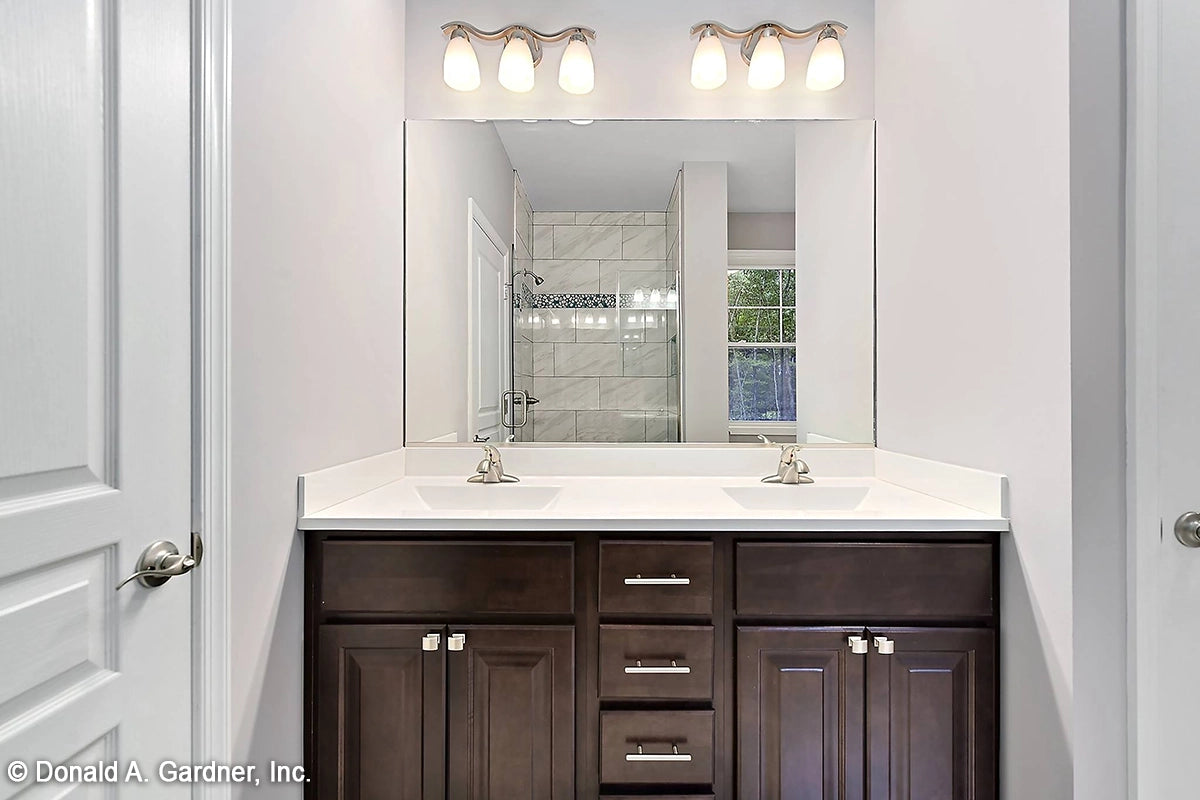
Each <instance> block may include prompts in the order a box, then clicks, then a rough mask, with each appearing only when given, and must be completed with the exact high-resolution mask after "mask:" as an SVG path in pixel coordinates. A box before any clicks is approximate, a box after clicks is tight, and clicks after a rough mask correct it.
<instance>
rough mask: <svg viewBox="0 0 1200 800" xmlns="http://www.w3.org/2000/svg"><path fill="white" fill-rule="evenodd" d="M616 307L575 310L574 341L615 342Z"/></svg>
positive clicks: (616, 339)
mask: <svg viewBox="0 0 1200 800" xmlns="http://www.w3.org/2000/svg"><path fill="white" fill-rule="evenodd" d="M617 329H618V325H617V309H615V308H595V309H593V308H579V309H576V310H575V341H577V342H614V343H615V342H617V341H618V338H617Z"/></svg>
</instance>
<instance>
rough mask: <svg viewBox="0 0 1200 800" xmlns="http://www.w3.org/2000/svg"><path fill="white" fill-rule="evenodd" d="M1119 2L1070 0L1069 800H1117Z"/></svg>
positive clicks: (1122, 671) (1121, 613)
mask: <svg viewBox="0 0 1200 800" xmlns="http://www.w3.org/2000/svg"><path fill="white" fill-rule="evenodd" d="M1124 13H1125V3H1124V0H1071V384H1072V385H1071V392H1072V400H1073V402H1072V417H1071V440H1072V451H1073V462H1074V464H1073V475H1072V480H1073V482H1074V489H1073V492H1072V494H1073V497H1074V502H1073V514H1074V520H1073V526H1074V539H1073V544H1074V548H1073V549H1074V582H1073V586H1074V608H1075V653H1074V659H1075V675H1074V690H1075V743H1074V744H1075V796H1076V797H1081V798H1083V797H1086V798H1088V800H1119V798H1124V797H1126V796H1127V794H1126V789H1127V786H1128V783H1127V782H1128V752H1127V733H1128V725H1127V720H1126V709H1127V705H1126V701H1125V696H1126V687H1127V685H1128V670H1127V669H1126V659H1125V658H1124V654H1125V651H1126V641H1127V640H1126V592H1125V577H1126V559H1125V548H1126V540H1125V524H1124V523H1125V520H1126V507H1125V458H1126V454H1125V447H1124V439H1125V392H1124V387H1125V369H1124V367H1125V365H1124V353H1125V326H1124V322H1125V319H1124V314H1123V308H1124V303H1125V297H1124V282H1123V272H1124V259H1123V257H1122V254H1123V251H1124V247H1125V237H1124V231H1125V215H1124V191H1125V186H1124V157H1125V147H1124V145H1125V142H1124V139H1125V137H1124V125H1125V117H1124V82H1125V69H1124V67H1125V64H1124V61H1123V58H1122V56H1123V52H1124V43H1125V26H1124Z"/></svg>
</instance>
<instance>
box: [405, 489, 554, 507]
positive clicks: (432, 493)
mask: <svg viewBox="0 0 1200 800" xmlns="http://www.w3.org/2000/svg"><path fill="white" fill-rule="evenodd" d="M416 491H417V497H419V498H421V502H422V503H424V504H425V505H426V507H428V508H429V509H431V510H434V511H444V510H453V509H462V510H465V511H537V510H539V509H543V508H546V507H547V506H549V505H550V504H551V503H553V502H554V500H555V498H557V497H558V493H559V492H560V491H562V489H561V488H560V487H558V486H521V485H520V484H512V483H494V484H486V483H473V484H470V485H466V484H464V485H462V486H418V487H416Z"/></svg>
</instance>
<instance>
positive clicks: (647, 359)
mask: <svg viewBox="0 0 1200 800" xmlns="http://www.w3.org/2000/svg"><path fill="white" fill-rule="evenodd" d="M559 346H560V347H561V346H562V345H559ZM578 346H579V345H576V347H578ZM621 364H622V368H623V374H624V375H625V376H626V377H642V378H661V377H664V376H666V375H669V374H670V373H668V372H667V345H666V343H665V342H658V343H646V342H642V343H640V344H623V345H621ZM597 374H599V373H597Z"/></svg>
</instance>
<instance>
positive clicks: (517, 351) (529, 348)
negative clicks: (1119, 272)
mask: <svg viewBox="0 0 1200 800" xmlns="http://www.w3.org/2000/svg"><path fill="white" fill-rule="evenodd" d="M533 347H534V346H533V343H532V342H513V374H515V375H532V374H533Z"/></svg>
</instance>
